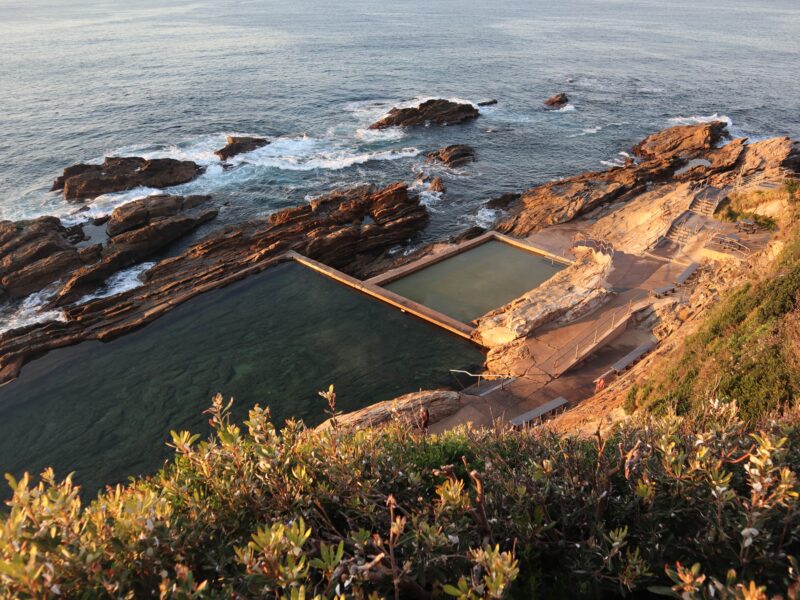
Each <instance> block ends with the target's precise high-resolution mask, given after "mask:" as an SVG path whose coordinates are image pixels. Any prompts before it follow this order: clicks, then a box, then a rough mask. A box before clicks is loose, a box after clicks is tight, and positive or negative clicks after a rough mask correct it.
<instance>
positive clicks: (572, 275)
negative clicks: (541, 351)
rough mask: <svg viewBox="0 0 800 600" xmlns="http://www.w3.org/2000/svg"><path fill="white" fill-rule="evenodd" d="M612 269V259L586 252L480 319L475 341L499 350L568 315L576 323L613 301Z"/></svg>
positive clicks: (474, 334) (475, 332) (474, 335)
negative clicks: (610, 282) (608, 277)
mask: <svg viewBox="0 0 800 600" xmlns="http://www.w3.org/2000/svg"><path fill="white" fill-rule="evenodd" d="M611 268H612V260H611V258H610V257H609V256H607V255H605V254H600V253H594V252H585V253H584V254H583V256H582V257H581V258H580V259H579V260H578V261H577V262H576V263H575V264H573V265H571V266H569V267H567V268H566V269H564V270H563V271H560V272H559V273H557V274H555V275H554V276H553V277H551V278H550V279H548V280H547V281H545V282H544V283H543V284H542V285H540V286H539V287H537V288H535V289H533V290H531V291H530V292H528V293H526V294H523V295H522V296H520V297H518V298H515V299H514V300H512V301H511V302H509V303H508V304H506V305H505V306H501V307H500V308H498V309H496V310H493V311H492V312H490V313H487V314H486V315H484V316H482V317H480V318H479V319H478V320H477V325H476V327H475V331H474V333H473V338H474V339H475V341H477V342H478V343H479V344H481V345H482V346H484V347H487V348H495V347H498V346H503V345H506V344H509V343H511V342H513V341H514V340H517V339H520V338H525V337H528V336H530V335H531V334H532V333H533V332H534V331H536V329H538V328H539V327H541V326H542V325H545V324H547V323H550V322H552V321H555V320H557V319H559V318H562V317H565V316H566V315H568V316H569V318H570V319H576V318H578V317H580V316H582V315H584V314H587V313H588V312H589V311H591V310H593V309H595V308H596V307H597V306H599V305H600V304H602V303H603V302H604V301H605V300H607V299H608V298H610V296H611V292H610V290H608V289H607V285H606V277H607V276H608V273H609V272H610V270H611Z"/></svg>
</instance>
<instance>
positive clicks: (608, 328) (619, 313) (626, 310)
mask: <svg viewBox="0 0 800 600" xmlns="http://www.w3.org/2000/svg"><path fill="white" fill-rule="evenodd" d="M648 295H649V294H648V293H646V292H643V293H641V294H637V295H636V296H634V297H633V298H631V299H630V300H629V301H628V303H627V304H625V305H624V306H620V307H618V308H617V309H615V310H614V312H612V313H611V315H609V316H607V317H604V318H602V319H600V320H598V321H597V323H596V324H595V327H594V330H592V331H589V332H588V333H586V334H584V335H582V336H581V337H580V338H578V339H577V340H572V341H570V343H569V344H568V345H567V346H566V347H565V348H564V349H563V350H561V351H560V352H558V353H557V354H555V355H551V356H549V357H548V358H547V359H546V361H545V363H544V364H543V365H541V367H540V368H542V370H544V371H546V372H548V373H550V375H552V376H554V377H558V376H559V375H561V374H562V373H564V372H566V371H567V370H568V369H569V368H571V367H572V366H574V365H575V364H577V363H578V361H579V360H580V359H582V358H583V357H584V356H586V355H587V354H588V353H589V351H590V350H592V349H594V348H595V347H596V345H597V343H598V341H600V340H602V339H603V338H605V337H606V336H607V335H608V334H610V333H611V332H613V331H614V330H615V329H616V328H617V327H618V326H619V325H620V323H622V322H623V321H626V320H627V319H629V318H630V316H631V315H633V314H634V313H635V312H637V311H638V310H639V307H638V306H637V308H636V309H635V310H634V304H637V305H638V303H639V302H641V301H642V300H645V299H647V298H648Z"/></svg>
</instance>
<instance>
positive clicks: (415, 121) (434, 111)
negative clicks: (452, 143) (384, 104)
mask: <svg viewBox="0 0 800 600" xmlns="http://www.w3.org/2000/svg"><path fill="white" fill-rule="evenodd" d="M478 115H480V111H478V109H477V108H475V107H474V106H473V105H472V104H466V103H460V102H453V101H451V100H443V99H435V100H427V101H425V102H423V103H422V104H420V105H419V106H415V107H410V108H393V109H392V110H390V111H389V113H388V114H387V115H386V116H385V117H383V118H382V119H380V120H379V121H377V122H375V123H373V124H372V125H370V126H369V128H370V129H386V128H387V127H413V126H417V125H428V124H433V125H455V124H456V123H463V122H465V121H470V120H472V119H476V118H477V117H478Z"/></svg>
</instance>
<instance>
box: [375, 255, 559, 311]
mask: <svg viewBox="0 0 800 600" xmlns="http://www.w3.org/2000/svg"><path fill="white" fill-rule="evenodd" d="M564 267H565V265H563V264H560V263H553V262H552V261H551V260H550V259H549V258H545V257H544V256H542V255H540V254H536V253H534V252H529V251H527V250H522V249H521V248H517V247H516V246H512V245H511V244H506V243H504V242H500V241H497V240H490V241H488V242H485V243H483V244H481V245H480V246H476V247H475V248H471V249H469V250H467V251H465V252H462V253H461V254H456V255H455V256H452V257H450V258H447V259H445V260H443V261H441V262H438V263H435V264H433V265H431V266H430V267H426V268H424V269H421V270H420V271H417V272H415V273H411V274H410V275H407V276H405V277H403V278H402V279H398V280H396V281H392V282H390V283H388V284H386V285H385V286H384V287H385V288H386V289H388V290H391V291H392V292H394V293H396V294H400V295H401V296H405V297H406V298H408V299H410V300H414V301H415V302H419V303H420V304H423V305H425V306H429V307H430V308H433V309H435V310H438V311H439V312H441V313H443V314H445V315H448V316H450V317H453V318H454V319H458V320H459V321H461V322H463V323H469V322H470V321H472V320H473V319H476V318H477V317H480V316H481V315H483V314H486V313H487V312H489V311H490V310H493V309H495V308H499V307H500V306H502V305H504V304H505V303H507V302H509V301H511V300H513V299H514V298H516V297H517V296H520V295H522V294H524V293H525V292H527V291H529V290H532V289H533V288H535V287H537V286H539V285H541V284H542V283H543V282H544V281H546V280H548V279H550V277H552V276H553V275H555V274H556V273H558V272H559V271H560V270H561V269H563V268H564Z"/></svg>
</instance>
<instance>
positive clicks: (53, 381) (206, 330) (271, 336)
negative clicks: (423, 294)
mask: <svg viewBox="0 0 800 600" xmlns="http://www.w3.org/2000/svg"><path fill="white" fill-rule="evenodd" d="M482 362H483V355H482V354H481V352H480V351H479V350H478V348H477V346H475V345H473V344H472V343H470V342H468V341H466V340H463V339H459V338H458V337H456V336H453V335H451V334H448V333H446V332H443V331H442V330H440V329H438V328H436V327H434V326H432V325H429V324H427V323H425V322H423V321H421V320H418V319H417V318H415V317H412V316H410V315H406V314H403V313H402V312H400V311H398V310H396V309H394V308H392V307H389V306H387V305H385V304H383V303H381V302H378V301H376V300H374V299H371V298H368V297H366V296H364V295H362V294H360V293H358V292H356V291H354V290H351V289H348V288H346V287H345V286H342V285H340V284H338V283H336V282H334V281H332V280H330V279H328V278H326V277H324V276H322V275H319V274H317V273H315V272H313V271H311V270H309V269H307V268H305V267H303V266H300V265H298V264H296V263H284V264H280V265H278V266H275V267H272V268H270V269H268V270H267V271H265V272H263V273H260V274H257V275H253V276H251V277H249V278H247V279H245V280H243V281H239V282H237V283H234V284H231V285H229V286H227V287H225V288H222V289H219V290H214V291H212V292H208V293H206V294H203V295H201V296H198V297H196V298H193V299H192V300H189V301H188V302H186V303H184V304H182V305H180V306H178V307H177V308H175V309H174V310H172V311H170V312H169V313H167V314H166V315H164V316H163V317H161V318H160V319H158V320H157V321H155V322H153V323H151V324H150V325H148V326H146V327H145V328H143V329H141V330H138V331H135V332H133V333H131V334H128V335H126V336H123V337H121V338H118V339H116V340H114V341H111V342H109V343H105V344H104V343H101V342H97V341H88V342H83V343H80V344H78V345H75V346H71V347H67V348H62V349H58V350H54V351H51V352H50V353H48V354H47V355H45V356H44V357H42V358H40V359H38V360H34V361H33V362H31V363H30V364H28V365H26V366H25V367H24V368H23V370H22V373H21V375H20V377H19V378H18V379H17V380H15V381H13V382H11V383H9V384H8V385H5V386H3V387H2V388H0V471H2V472H11V473H12V474H14V475H16V476H18V475H20V474H21V473H22V472H23V471H26V470H27V471H29V472H31V473H37V474H38V472H39V471H40V469H42V468H44V467H45V466H47V465H52V466H53V467H54V468H55V470H56V475H57V476H59V477H63V476H66V475H67V473H69V472H70V471H75V472H76V481H77V482H78V483H79V484H81V485H82V486H83V493H84V495H86V494H90V493H94V491H96V490H97V489H98V488H99V487H101V486H103V485H105V484H108V483H115V482H118V481H124V480H125V478H126V477H127V476H129V475H133V474H139V473H151V472H153V471H155V470H156V469H157V468H158V467H160V466H161V464H162V461H163V460H164V459H165V457H166V456H168V454H169V450H168V448H167V447H166V446H165V443H166V441H168V438H169V431H170V430H171V429H174V430H181V429H187V430H191V431H195V432H200V433H205V432H207V425H206V420H207V417H206V416H205V415H203V414H202V411H203V410H204V409H205V408H206V407H207V406H208V405H209V404H210V400H211V397H212V396H213V395H214V394H216V393H217V392H220V393H222V394H223V395H224V396H225V397H226V398H228V397H234V398H235V399H236V402H235V403H234V417H235V418H236V419H237V420H238V421H240V422H241V421H242V420H243V419H244V418H245V417H246V414H247V410H249V408H250V407H251V406H252V405H253V404H255V403H260V404H261V405H262V406H264V405H266V406H269V407H270V409H271V411H272V414H273V416H274V421H275V422H276V423H279V424H282V423H283V421H284V420H285V419H287V418H290V417H294V418H300V419H303V420H304V421H305V422H306V423H307V424H308V425H315V424H317V423H319V422H321V421H322V420H324V418H325V414H324V409H325V402H324V400H323V399H322V398H320V397H319V396H318V394H317V392H318V390H322V389H326V388H327V386H328V385H329V384H331V383H332V384H334V385H335V386H336V392H337V400H338V407H339V408H340V409H341V410H343V411H352V410H356V409H358V408H362V407H364V406H366V405H369V404H372V403H375V402H378V401H381V400H387V399H389V398H393V397H395V396H398V395H400V394H403V393H407V392H413V391H417V390H419V389H420V388H427V389H430V388H434V387H437V386H442V385H448V384H451V383H452V380H451V378H450V375H449V369H454V368H464V367H471V368H478V367H479V365H480V364H481V363H482Z"/></svg>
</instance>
